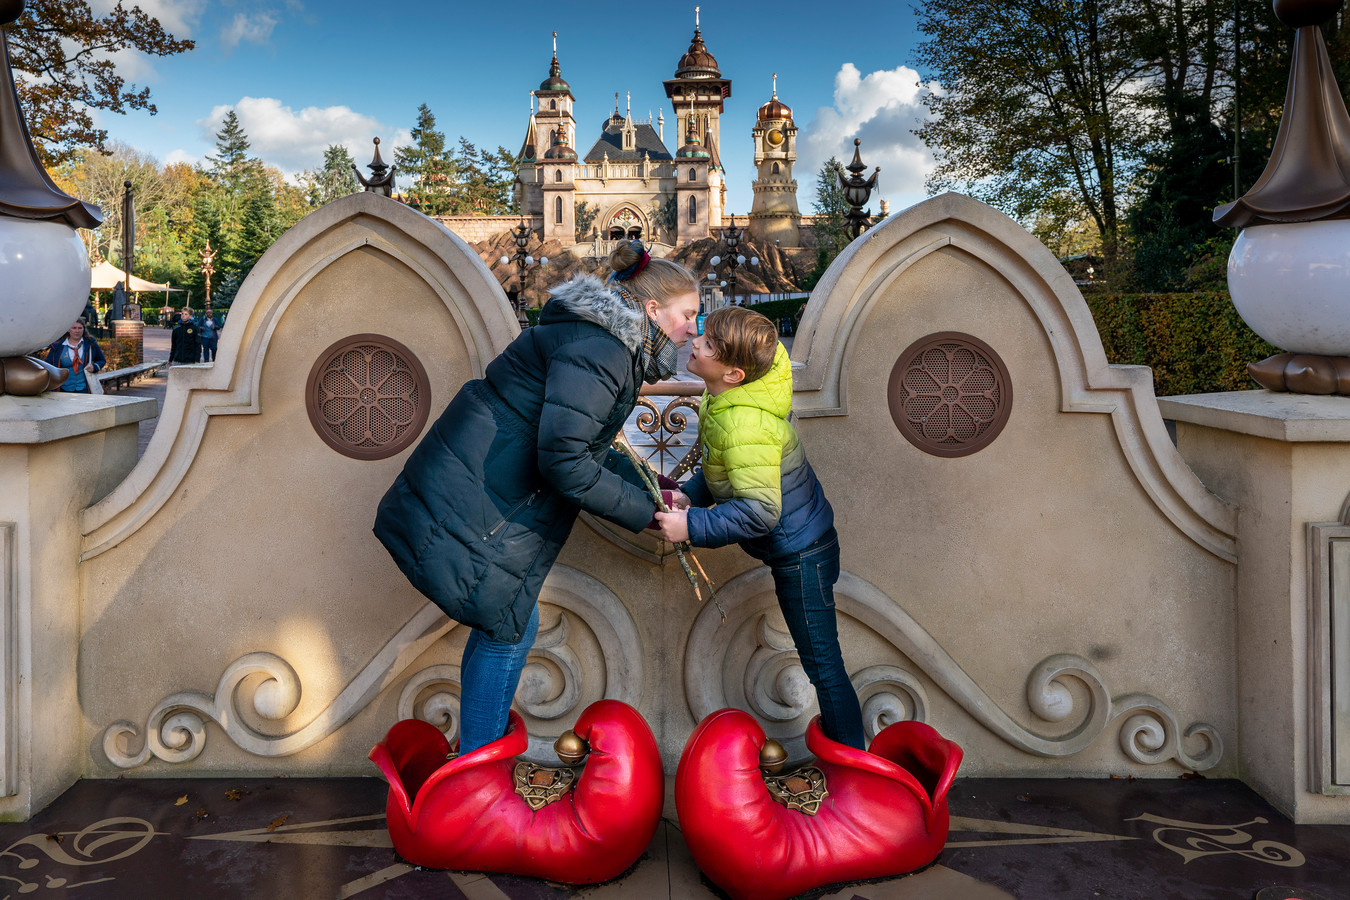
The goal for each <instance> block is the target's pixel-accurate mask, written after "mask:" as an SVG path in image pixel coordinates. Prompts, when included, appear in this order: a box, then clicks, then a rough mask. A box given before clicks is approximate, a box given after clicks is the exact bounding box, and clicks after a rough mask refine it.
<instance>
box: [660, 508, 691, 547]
mask: <svg viewBox="0 0 1350 900" xmlns="http://www.w3.org/2000/svg"><path fill="white" fill-rule="evenodd" d="M656 522H657V524H658V525H660V526H661V537H663V538H665V539H666V540H668V541H670V542H671V543H672V544H680V543H683V542H684V541H687V540H689V510H687V509H677V510H674V511H672V512H659V513H657V514H656Z"/></svg>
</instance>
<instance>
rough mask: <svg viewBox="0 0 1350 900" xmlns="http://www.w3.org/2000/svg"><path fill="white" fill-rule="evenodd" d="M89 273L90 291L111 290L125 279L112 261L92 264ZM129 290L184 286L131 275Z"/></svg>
mask: <svg viewBox="0 0 1350 900" xmlns="http://www.w3.org/2000/svg"><path fill="white" fill-rule="evenodd" d="M90 274H91V276H92V280H91V281H90V284H89V290H91V291H111V290H112V289H113V288H115V287H117V282H119V281H126V280H127V273H126V272H124V271H122V270H121V269H119V268H117V267H116V266H114V265H113V264H112V263H110V262H108V261H107V260H104V261H103V262H101V263H99V264H98V265H96V266H94V267H93V268H92V269H91V271H90ZM129 290H130V291H181V290H185V289H184V288H176V287H169V286H168V285H167V284H155V283H154V282H153V281H146V280H145V279H144V278H137V277H136V276H135V275H132V276H131V285H130V287H129Z"/></svg>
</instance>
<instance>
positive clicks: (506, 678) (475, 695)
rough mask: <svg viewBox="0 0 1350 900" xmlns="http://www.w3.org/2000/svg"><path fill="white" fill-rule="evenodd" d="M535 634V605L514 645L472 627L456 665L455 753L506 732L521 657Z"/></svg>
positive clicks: (537, 625)
mask: <svg viewBox="0 0 1350 900" xmlns="http://www.w3.org/2000/svg"><path fill="white" fill-rule="evenodd" d="M538 633H539V604H538V603H536V604H535V605H534V612H532V613H531V614H530V622H529V624H528V625H526V626H525V633H524V634H522V635H521V636H520V640H519V641H518V642H516V643H514V644H506V643H502V642H500V641H494V640H493V639H492V638H490V637H488V636H487V635H485V634H484V633H483V632H481V631H479V630H478V629H477V628H475V629H473V634H471V635H469V641H468V643H466V644H465V645H464V657H463V659H462V660H461V661H460V664H459V752H460V753H470V752H472V751H474V750H477V749H478V748H479V747H482V746H485V745H487V744H490V743H492V742H493V741H495V740H497V739H498V738H500V737H501V736H502V735H504V734H506V721H507V715H506V714H507V712H508V711H509V710H510V709H511V699H512V698H513V697H515V695H516V687H517V686H519V684H520V673H521V670H522V669H524V668H525V657H527V656H529V654H530V648H531V647H533V646H534V636H535V635H536V634H538Z"/></svg>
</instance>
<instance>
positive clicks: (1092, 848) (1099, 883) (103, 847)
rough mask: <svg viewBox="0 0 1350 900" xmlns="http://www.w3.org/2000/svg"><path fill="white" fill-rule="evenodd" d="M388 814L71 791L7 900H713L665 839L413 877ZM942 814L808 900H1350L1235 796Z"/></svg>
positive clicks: (1163, 784)
mask: <svg viewBox="0 0 1350 900" xmlns="http://www.w3.org/2000/svg"><path fill="white" fill-rule="evenodd" d="M384 799H385V785H384V782H383V781H380V780H378V779H375V778H365V779H255V780H249V779H209V780H208V779H193V780H132V779H126V780H116V781H85V782H81V783H79V784H77V785H75V786H74V787H72V788H71V789H70V790H69V791H67V792H66V793H65V794H64V795H63V796H62V797H60V798H59V799H58V800H57V801H56V802H55V803H53V804H52V805H51V806H50V807H49V808H48V809H47V810H45V811H44V812H43V813H41V814H40V815H38V816H36V817H35V818H34V819H33V820H32V821H31V822H27V823H10V824H3V825H0V846H3V847H4V848H5V849H4V850H3V851H0V900H5V898H18V897H20V896H33V897H38V898H56V897H71V898H90V900H104V898H108V900H121V898H127V900H132V898H135V900H146V898H169V897H175V898H177V897H189V898H191V900H212V898H249V900H253V898H303V900H311V898H330V897H331V898H348V897H354V898H361V900H385V898H389V900H392V898H449V900H619V898H640V900H659V898H666V897H669V898H672V900H686V898H692V900H701V898H710V900H715V898H720V897H722V896H723V895H722V894H721V893H720V892H719V891H717V889H716V888H714V887H713V886H712V885H710V884H709V883H708V882H706V881H705V880H704V879H703V878H702V876H701V875H700V873H699V872H698V870H697V868H696V867H695V866H694V864H693V861H692V860H691V859H690V857H689V853H688V850H687V849H686V848H685V846H684V843H683V841H682V840H681V839H680V833H679V829H678V826H677V825H676V823H674V822H673V821H666V822H664V823H663V824H662V826H661V828H660V829H659V830H658V831H657V834H656V838H655V839H654V840H653V842H652V845H651V847H650V848H649V849H648V851H647V853H646V854H644V856H643V857H642V859H641V860H640V861H639V863H638V864H637V865H636V866H635V867H634V868H633V869H631V870H630V871H629V872H627V873H626V874H625V875H624V876H622V877H621V878H619V879H617V880H615V881H612V882H609V883H607V884H603V885H596V886H593V887H588V888H584V889H572V888H568V887H565V886H562V885H555V884H550V883H547V882H542V881H537V880H534V879H528V878H516V877H512V876H507V875H481V874H476V873H461V872H438V871H429V870H420V869H416V868H414V867H412V866H409V865H407V864H405V863H403V862H402V861H400V860H399V859H398V858H397V856H396V855H395V854H394V851H393V849H392V847H391V845H390V842H389V837H388V834H387V833H386V832H385V828H384V815H383V809H384ZM951 807H952V828H951V835H950V837H949V840H948V843H947V847H946V849H945V850H944V851H943V853H942V855H941V857H939V859H938V861H937V863H936V864H935V865H933V866H931V867H930V868H928V869H925V870H924V871H921V872H918V873H915V874H913V875H909V876H905V877H900V878H893V879H888V880H885V881H879V882H868V883H861V884H850V885H833V886H831V887H828V888H824V889H821V890H818V891H814V892H812V893H810V894H807V895H803V896H804V897H809V898H811V900H920V898H923V900H929V898H941V900H995V898H1007V897H1013V898H1019V900H1023V898H1025V900H1055V898H1065V900H1070V898H1072V900H1079V898H1094V897H1103V898H1149V900H1157V898H1166V900H1231V898H1257V900H1345V898H1350V826H1295V825H1293V824H1291V823H1290V822H1289V821H1288V820H1286V819H1285V818H1284V817H1283V816H1281V815H1280V814H1279V813H1278V812H1276V811H1275V810H1274V809H1272V808H1271V807H1270V806H1269V805H1268V804H1266V803H1265V802H1264V801H1263V800H1261V798H1260V797H1258V796H1257V795H1256V794H1254V793H1253V792H1252V791H1250V790H1249V789H1247V788H1246V787H1245V786H1243V785H1242V784H1240V783H1237V782H1231V781H1157V780H1149V781H1126V780H1111V781H1078V780H1073V781H1065V780H992V779H965V780H959V781H958V782H957V785H956V787H955V788H954V789H953V790H952V793H951Z"/></svg>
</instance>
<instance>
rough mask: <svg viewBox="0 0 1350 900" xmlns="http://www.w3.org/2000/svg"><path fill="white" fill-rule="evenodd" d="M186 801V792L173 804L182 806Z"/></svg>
mask: <svg viewBox="0 0 1350 900" xmlns="http://www.w3.org/2000/svg"><path fill="white" fill-rule="evenodd" d="M184 803H187V794H184V795H183V796H181V797H179V798H178V799H177V800H175V801H174V802H173V805H174V806H182V805H183V804H184Z"/></svg>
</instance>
